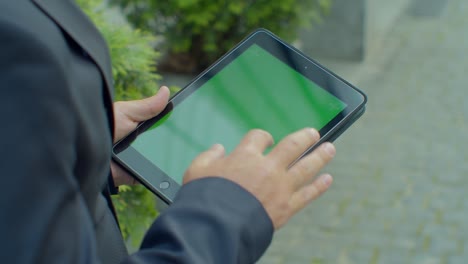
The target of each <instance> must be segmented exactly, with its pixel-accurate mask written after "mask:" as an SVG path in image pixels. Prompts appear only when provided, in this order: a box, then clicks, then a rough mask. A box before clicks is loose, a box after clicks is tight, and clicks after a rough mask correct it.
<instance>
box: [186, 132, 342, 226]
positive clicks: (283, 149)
mask: <svg viewBox="0 0 468 264" xmlns="http://www.w3.org/2000/svg"><path fill="white" fill-rule="evenodd" d="M319 138H320V136H319V133H318V132H317V131H316V130H314V129H309V128H308V129H303V130H300V131H298V132H295V133H293V134H290V135H289V136H287V137H285V138H284V139H283V140H282V141H281V142H280V143H279V144H278V145H277V146H275V148H274V149H273V150H272V151H271V152H270V153H268V154H267V155H264V152H265V149H266V148H267V147H269V146H271V145H272V144H273V138H272V136H271V135H270V134H269V133H267V132H265V131H263V130H252V131H250V132H249V133H248V134H247V135H246V136H245V137H244V138H243V140H242V141H241V143H240V144H239V145H238V146H237V148H236V149H235V150H234V151H233V152H232V153H231V154H230V155H225V151H224V147H223V146H222V145H218V144H217V145H214V146H213V147H212V148H211V149H209V150H207V151H205V152H203V153H201V154H200V155H199V156H198V157H197V158H196V159H195V160H194V161H193V162H192V164H191V165H190V167H189V168H188V170H187V172H186V173H185V176H184V183H187V182H189V181H192V180H196V179H199V178H203V177H207V176H219V177H223V178H226V179H228V180H231V181H233V182H236V183H237V184H239V185H240V186H242V187H243V188H245V189H246V190H247V191H249V192H250V193H252V194H253V195H254V196H255V197H256V198H257V199H258V200H259V201H260V203H261V204H262V205H263V207H264V208H265V210H266V212H267V213H268V215H269V216H270V218H271V220H272V222H273V225H274V227H275V229H279V228H280V227H281V226H283V225H284V224H285V223H286V222H287V221H288V220H289V219H290V218H291V217H292V216H293V215H294V214H296V213H297V212H298V211H300V210H301V209H302V208H304V207H305V206H306V205H307V204H308V203H310V202H311V201H313V200H314V199H316V198H318V197H319V196H320V195H321V194H322V193H323V192H325V191H326V190H327V189H328V187H329V186H330V184H331V183H332V177H331V176H330V175H329V174H324V175H322V176H320V177H319V178H317V179H315V180H313V179H314V177H315V175H316V174H317V173H318V172H319V171H320V170H321V169H322V168H323V167H324V166H325V165H326V164H327V163H328V162H329V161H330V160H331V159H332V158H333V157H334V155H335V147H334V146H333V145H332V144H331V143H328V142H327V143H324V144H322V145H321V146H320V147H318V148H317V149H316V150H315V151H313V152H312V153H310V154H309V155H307V156H305V157H303V158H302V159H301V160H299V161H298V162H297V163H295V164H294V165H293V166H291V167H289V166H290V164H291V163H292V162H294V161H295V159H296V158H297V157H298V156H299V155H300V154H301V153H303V152H304V151H306V150H307V148H308V147H309V146H311V145H312V144H314V143H315V142H317V141H318V140H319ZM312 180H313V181H312ZM310 181H312V182H310Z"/></svg>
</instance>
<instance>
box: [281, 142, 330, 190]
mask: <svg viewBox="0 0 468 264" xmlns="http://www.w3.org/2000/svg"><path fill="white" fill-rule="evenodd" d="M335 152H336V150H335V147H334V146H333V144H332V143H329V142H325V143H323V144H322V145H320V146H319V147H318V148H317V149H315V150H314V151H313V152H312V153H310V154H308V155H306V156H305V157H303V158H302V159H300V160H299V161H298V162H296V163H295V164H294V165H293V166H292V167H291V168H290V169H289V174H290V177H291V179H292V183H293V184H294V185H293V188H294V189H298V188H300V187H301V186H303V185H304V184H305V183H306V182H308V181H309V180H310V179H312V177H314V176H315V175H316V174H317V173H318V172H319V171H320V170H321V169H322V168H323V167H324V166H325V165H327V163H328V162H330V161H331V160H332V158H333V157H334V156H335Z"/></svg>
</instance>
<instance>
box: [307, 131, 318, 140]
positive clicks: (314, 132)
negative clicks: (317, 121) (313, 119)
mask: <svg viewBox="0 0 468 264" xmlns="http://www.w3.org/2000/svg"><path fill="white" fill-rule="evenodd" d="M307 130H308V131H309V132H310V134H312V136H313V137H314V138H317V139H318V138H320V135H319V132H318V131H317V129H315V128H308V129H307Z"/></svg>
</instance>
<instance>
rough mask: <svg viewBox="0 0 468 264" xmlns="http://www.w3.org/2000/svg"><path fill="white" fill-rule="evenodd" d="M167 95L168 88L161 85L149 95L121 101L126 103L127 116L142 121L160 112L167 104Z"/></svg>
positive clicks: (168, 93)
mask: <svg viewBox="0 0 468 264" xmlns="http://www.w3.org/2000/svg"><path fill="white" fill-rule="evenodd" d="M169 95H170V92H169V88H167V87H166V86H162V87H161V88H160V89H159V90H158V92H157V93H156V94H155V95H153V96H151V97H148V98H145V99H141V100H134V101H128V102H122V103H126V104H127V105H126V107H127V109H128V110H127V111H126V114H127V115H128V117H129V118H131V119H132V120H133V121H135V122H142V121H145V120H148V119H150V118H152V117H155V116H156V115H158V114H159V113H161V111H162V110H164V108H165V107H166V105H167V102H168V100H169Z"/></svg>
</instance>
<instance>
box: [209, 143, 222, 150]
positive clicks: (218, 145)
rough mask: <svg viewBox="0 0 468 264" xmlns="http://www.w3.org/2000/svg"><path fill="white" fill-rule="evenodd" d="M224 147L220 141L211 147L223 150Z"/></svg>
mask: <svg viewBox="0 0 468 264" xmlns="http://www.w3.org/2000/svg"><path fill="white" fill-rule="evenodd" d="M222 148H223V145H221V144H218V143H216V144H214V145H213V146H212V147H211V149H212V150H221V149H222Z"/></svg>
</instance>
